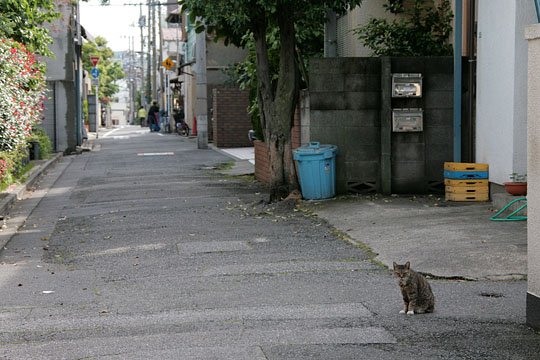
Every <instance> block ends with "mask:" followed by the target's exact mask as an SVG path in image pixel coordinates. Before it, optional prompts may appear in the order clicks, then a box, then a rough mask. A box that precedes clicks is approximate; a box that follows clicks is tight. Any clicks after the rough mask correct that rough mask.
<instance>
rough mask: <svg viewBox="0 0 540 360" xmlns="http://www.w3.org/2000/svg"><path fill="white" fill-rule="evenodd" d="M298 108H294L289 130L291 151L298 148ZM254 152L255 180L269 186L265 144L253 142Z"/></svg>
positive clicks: (268, 162)
mask: <svg viewBox="0 0 540 360" xmlns="http://www.w3.org/2000/svg"><path fill="white" fill-rule="evenodd" d="M300 145H301V143H300V107H297V108H296V111H295V113H294V118H293V127H292V129H291V146H292V148H293V149H296V148H298V147H300ZM253 146H254V151H255V178H256V179H257V180H258V181H260V182H261V183H263V184H265V185H269V184H270V161H269V160H268V150H267V148H266V143H264V142H262V141H259V140H255V141H254V142H253ZM291 161H292V159H291Z"/></svg>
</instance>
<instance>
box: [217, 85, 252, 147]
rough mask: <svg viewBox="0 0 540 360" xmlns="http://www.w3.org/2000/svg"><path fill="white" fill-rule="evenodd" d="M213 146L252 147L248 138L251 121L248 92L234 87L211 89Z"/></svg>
mask: <svg viewBox="0 0 540 360" xmlns="http://www.w3.org/2000/svg"><path fill="white" fill-rule="evenodd" d="M213 104H214V106H213V108H214V112H213V124H212V125H213V135H214V145H215V146H217V147H219V148H228V147H248V146H252V144H251V142H250V141H249V138H248V132H249V130H250V129H251V127H252V126H251V120H250V118H249V115H248V112H247V108H248V106H249V92H248V91H246V90H240V89H238V88H234V87H217V88H214V89H213Z"/></svg>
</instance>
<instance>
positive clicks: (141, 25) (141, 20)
mask: <svg viewBox="0 0 540 360" xmlns="http://www.w3.org/2000/svg"><path fill="white" fill-rule="evenodd" d="M142 6H143V4H142V3H139V28H140V29H141V94H140V95H141V105H142V106H144V107H145V108H146V96H145V95H146V88H145V82H144V35H143V28H144V26H145V23H146V21H145V18H144V17H143V14H142Z"/></svg>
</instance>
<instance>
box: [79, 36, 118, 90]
mask: <svg viewBox="0 0 540 360" xmlns="http://www.w3.org/2000/svg"><path fill="white" fill-rule="evenodd" d="M82 52H83V55H82V58H83V68H84V69H85V70H86V71H88V72H89V73H90V71H91V70H92V67H93V64H92V62H91V60H90V56H93V55H96V56H99V62H98V64H97V68H98V70H99V98H100V99H102V100H108V99H110V98H111V97H113V96H114V94H116V93H117V92H118V90H119V86H118V84H117V83H116V82H117V81H118V80H121V79H123V78H124V77H125V73H124V70H123V69H122V66H121V64H120V63H119V62H118V61H115V60H114V52H113V51H112V49H111V48H109V47H108V46H107V40H106V39H105V38H103V37H101V36H98V37H96V39H95V42H87V43H84V44H83V51H82Z"/></svg>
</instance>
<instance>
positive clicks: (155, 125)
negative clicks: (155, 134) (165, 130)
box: [147, 101, 159, 132]
mask: <svg viewBox="0 0 540 360" xmlns="http://www.w3.org/2000/svg"><path fill="white" fill-rule="evenodd" d="M147 119H148V126H149V127H150V132H152V131H159V106H158V104H157V101H152V106H150V109H148V116H147Z"/></svg>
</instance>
